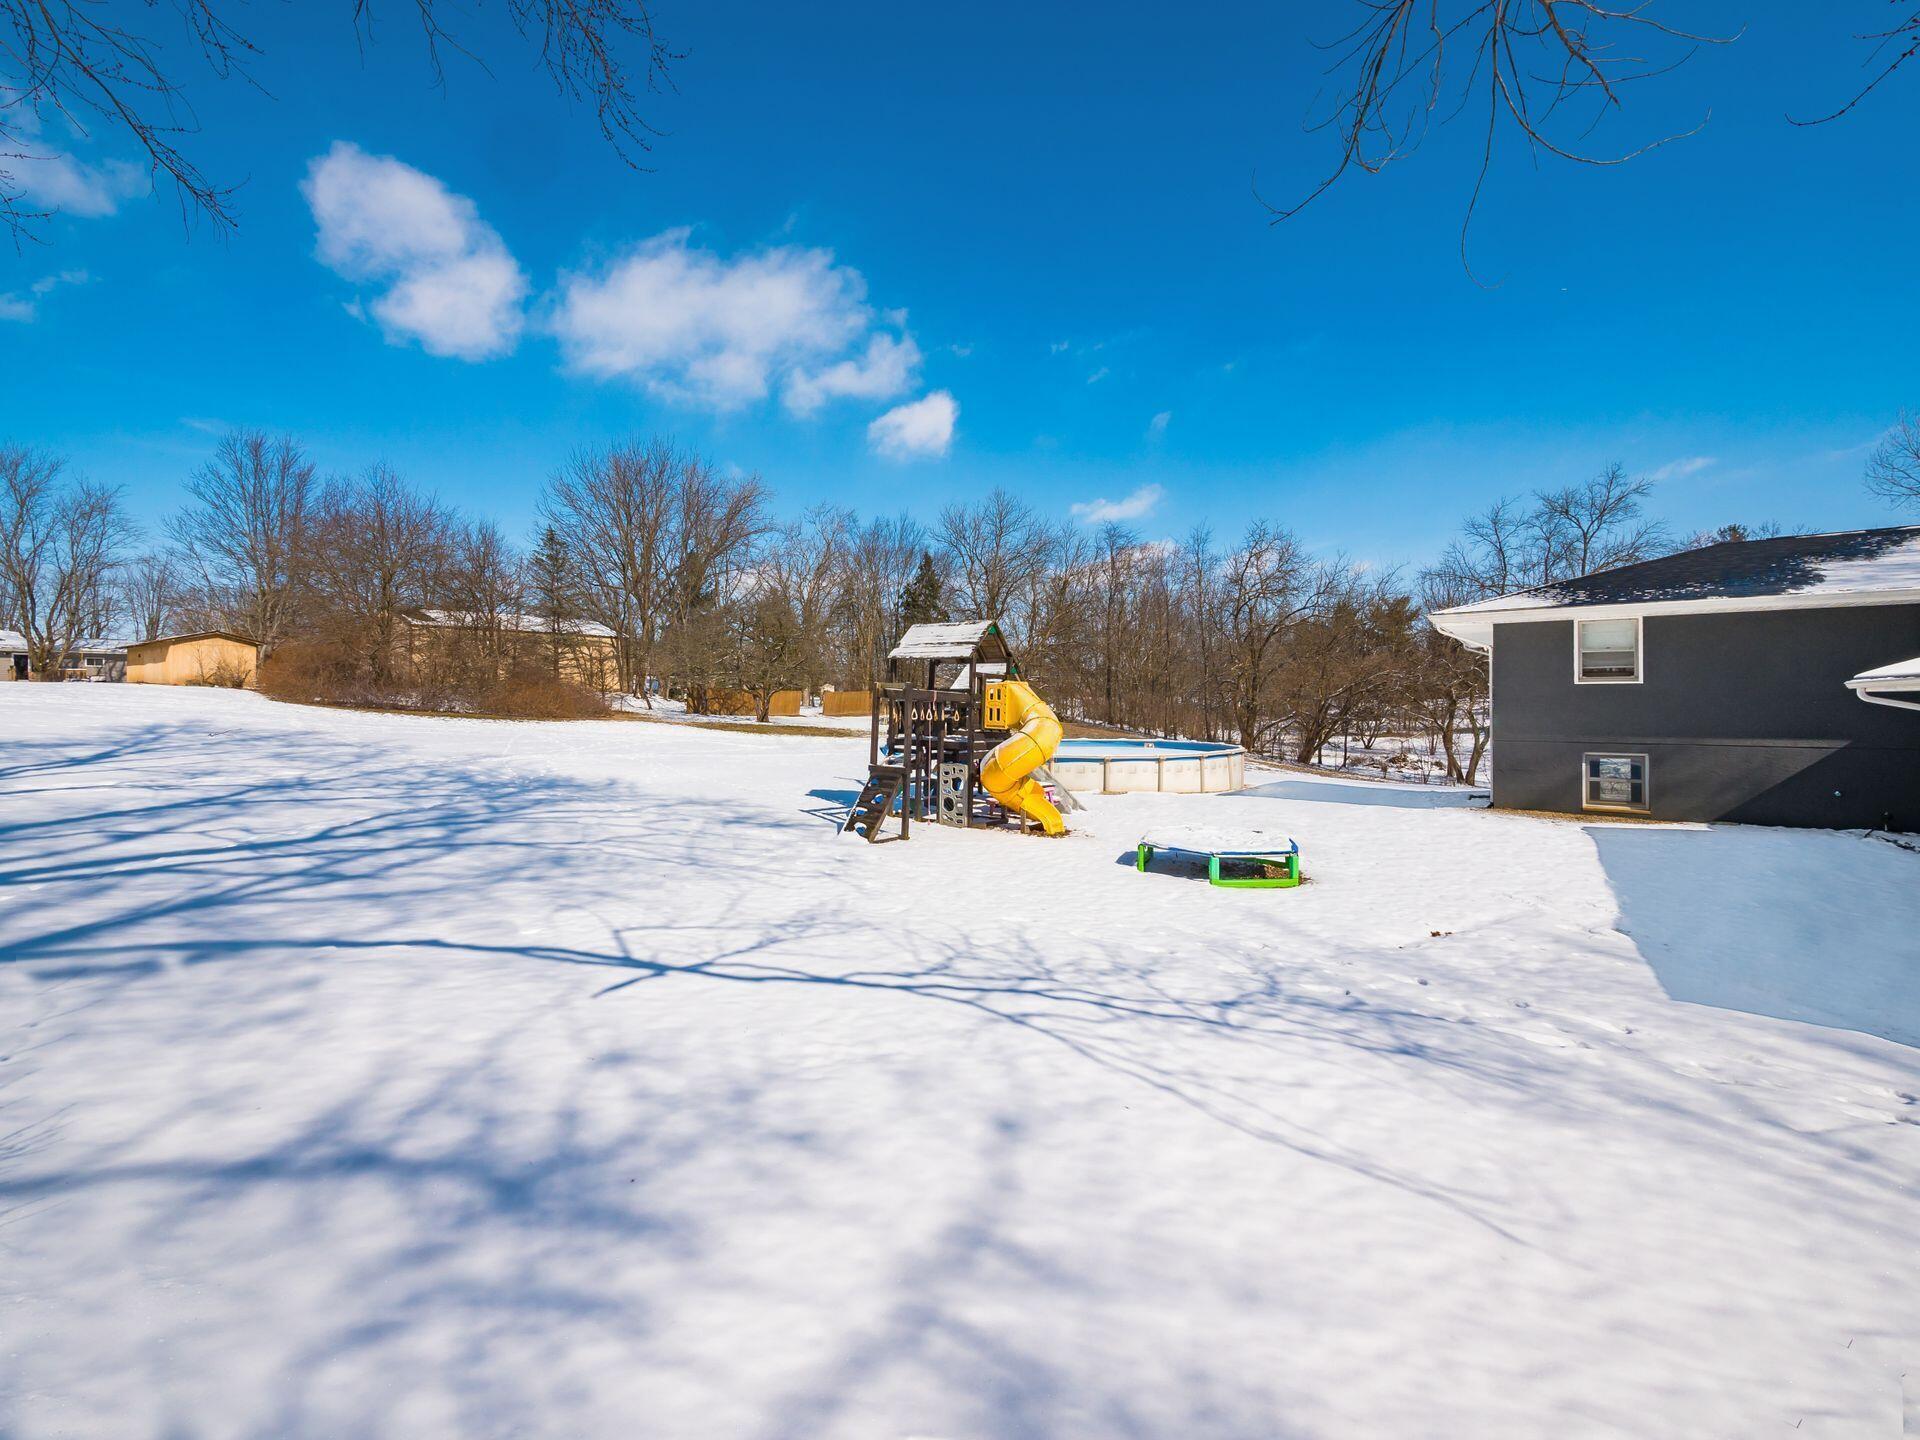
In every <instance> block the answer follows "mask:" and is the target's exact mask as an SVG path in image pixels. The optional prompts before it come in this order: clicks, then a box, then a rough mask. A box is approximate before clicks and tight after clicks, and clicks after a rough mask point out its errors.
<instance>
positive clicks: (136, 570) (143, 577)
mask: <svg viewBox="0 0 1920 1440" xmlns="http://www.w3.org/2000/svg"><path fill="white" fill-rule="evenodd" d="M119 592H120V608H121V612H122V613H123V614H124V615H125V616H126V618H127V623H128V624H129V625H130V626H132V628H133V632H134V634H135V635H137V636H138V637H139V638H140V639H142V640H157V639H159V638H160V637H161V636H162V635H164V634H166V633H167V632H168V631H169V630H170V629H172V627H173V614H174V607H175V605H176V604H177V603H178V599H179V595H180V572H179V570H178V568H177V567H176V566H175V564H174V560H173V557H172V556H171V555H168V554H166V553H165V552H163V551H157V550H149V551H148V552H147V553H146V554H144V555H136V556H135V557H134V558H133V559H132V560H130V561H128V562H127V563H126V564H125V565H124V566H122V567H121V570H120V577H119Z"/></svg>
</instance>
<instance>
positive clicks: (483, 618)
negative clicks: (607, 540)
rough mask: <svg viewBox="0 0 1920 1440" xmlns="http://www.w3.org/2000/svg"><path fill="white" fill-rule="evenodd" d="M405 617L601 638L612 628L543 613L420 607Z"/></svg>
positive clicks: (448, 625)
mask: <svg viewBox="0 0 1920 1440" xmlns="http://www.w3.org/2000/svg"><path fill="white" fill-rule="evenodd" d="M407 619H408V620H409V621H410V622H412V623H413V624H415V625H432V626H435V627H437V628H439V629H443V630H477V629H480V628H482V627H483V626H486V625H498V626H499V627H500V628H501V629H502V630H514V631H519V632H521V633H524V634H529V635H548V634H553V633H556V632H557V633H559V634H561V635H585V636H592V637H595V638H597V639H601V640H611V639H612V638H613V631H612V630H611V629H610V628H608V627H607V626H605V625H602V624H600V623H599V622H598V621H596V620H562V621H560V622H559V623H557V624H555V623H554V622H553V621H551V620H549V619H548V618H547V617H546V616H545V615H515V614H505V613H503V614H500V615H494V616H487V615H481V614H475V613H472V612H469V611H463V610H421V611H417V612H416V613H414V614H412V615H409V616H408V617H407Z"/></svg>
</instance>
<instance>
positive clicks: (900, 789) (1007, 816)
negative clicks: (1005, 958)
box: [842, 620, 1300, 889]
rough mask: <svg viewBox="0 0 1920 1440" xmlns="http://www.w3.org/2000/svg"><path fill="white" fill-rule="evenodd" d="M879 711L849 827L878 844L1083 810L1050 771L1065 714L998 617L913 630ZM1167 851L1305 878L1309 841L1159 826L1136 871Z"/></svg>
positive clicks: (1241, 884)
mask: <svg viewBox="0 0 1920 1440" xmlns="http://www.w3.org/2000/svg"><path fill="white" fill-rule="evenodd" d="M871 716H872V722H873V728H872V732H871V734H870V736H869V739H868V745H867V779H866V783H865V784H864V785H862V786H861V788H860V793H859V795H858V797H857V798H856V799H855V800H854V803H853V805H852V807H851V809H850V810H849V812H848V814H847V819H846V823H845V825H844V826H843V827H842V828H843V830H846V831H851V832H853V833H854V834H857V835H860V836H863V837H864V838H865V839H867V840H868V841H870V842H874V841H878V840H880V839H881V838H882V834H883V832H884V831H885V829H886V825H887V821H888V820H889V819H890V818H892V817H894V816H898V818H899V821H900V828H899V835H898V838H899V839H902V840H906V839H910V838H911V837H912V835H913V825H914V822H915V821H916V820H918V821H921V822H922V823H925V822H927V821H933V822H934V823H936V824H940V825H953V826H962V827H976V826H988V827H999V828H1009V827H1018V829H1019V830H1020V831H1021V832H1022V833H1026V832H1028V831H1030V830H1032V829H1034V828H1035V827H1038V829H1039V830H1040V831H1041V833H1043V834H1046V835H1064V834H1066V833H1067V824H1066V820H1065V818H1064V816H1063V815H1062V814H1061V810H1062V808H1063V807H1064V808H1065V809H1067V810H1069V811H1072V810H1078V809H1080V808H1082V807H1081V806H1080V804H1079V802H1078V801H1076V800H1075V799H1074V798H1073V796H1072V794H1071V793H1070V792H1069V791H1068V790H1067V788H1066V786H1064V785H1062V784H1060V783H1058V782H1057V781H1056V780H1055V779H1054V777H1053V776H1052V774H1051V773H1050V772H1049V771H1048V769H1047V762H1048V761H1050V760H1052V759H1053V757H1054V754H1055V752H1056V751H1057V750H1058V749H1059V746H1060V741H1061V725H1060V719H1059V717H1058V716H1057V715H1055V714H1054V712H1053V708H1052V707H1051V706H1050V705H1048V704H1047V702H1046V701H1044V700H1042V699H1041V698H1040V696H1039V695H1038V694H1036V693H1035V692H1034V689H1033V687H1032V686H1031V685H1029V684H1028V683H1027V682H1026V681H1025V680H1024V679H1022V678H1021V674H1020V664H1019V662H1018V661H1017V660H1016V659H1015V658H1014V655H1013V651H1012V650H1011V649H1010V648H1009V647H1008V645H1007V641H1006V637H1005V636H1004V635H1003V634H1002V633H1001V631H1000V627H999V625H998V624H997V623H996V622H994V621H992V620H971V621H961V622H956V623H951V624H926V625H914V626H910V627H909V628H908V629H907V632H906V633H905V634H904V635H902V636H901V637H900V642H899V644H897V645H895V646H894V647H893V649H892V650H891V651H890V652H889V653H888V655H887V678H886V680H885V682H884V683H882V684H879V685H876V686H875V687H874V689H873V691H872V696H871ZM1161 854H1169V855H1184V856H1187V857H1189V858H1200V859H1204V861H1205V863H1206V870H1207V878H1208V880H1209V881H1210V882H1211V883H1213V884H1215V885H1220V886H1225V887H1228V888H1234V889H1291V888H1292V887H1294V886H1296V885H1298V884H1299V883H1300V849H1299V846H1298V845H1296V844H1294V842H1293V841H1292V840H1291V839H1284V840H1283V838H1282V837H1278V836H1267V835H1264V834H1262V833H1260V832H1258V831H1245V830H1242V831H1237V832H1234V833H1232V834H1225V833H1220V832H1214V831H1211V830H1208V831H1206V832H1205V833H1202V832H1201V831H1200V830H1196V829H1195V828H1194V827H1191V826H1189V827H1182V828H1179V829H1177V830H1176V829H1166V830H1161V831H1156V832H1154V833H1153V834H1152V835H1149V836H1143V837H1142V838H1141V840H1140V841H1139V844H1138V846H1137V849H1136V852H1135V859H1136V863H1137V865H1138V868H1139V869H1140V870H1142V871H1146V870H1147V869H1148V868H1149V866H1150V865H1151V864H1152V862H1153V860H1154V857H1155V856H1157V855H1161Z"/></svg>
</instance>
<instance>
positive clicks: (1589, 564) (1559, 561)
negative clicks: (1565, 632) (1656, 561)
mask: <svg viewBox="0 0 1920 1440" xmlns="http://www.w3.org/2000/svg"><path fill="white" fill-rule="evenodd" d="M1652 492H1653V482H1652V481H1651V480H1646V479H1641V480H1629V479H1628V478H1627V472H1626V467H1625V466H1623V465H1621V464H1620V463H1619V462H1618V461H1615V462H1614V463H1613V464H1611V465H1609V466H1607V468H1606V469H1604V470H1602V471H1601V472H1600V473H1599V474H1598V475H1596V476H1594V477H1593V478H1592V479H1591V480H1588V481H1585V482H1584V483H1582V484H1579V485H1568V486H1566V487H1564V488H1563V489H1559V490H1549V491H1544V492H1541V493H1540V494H1537V495H1536V496H1535V497H1534V498H1535V501H1536V502H1537V507H1538V508H1537V509H1536V510H1535V512H1534V517H1533V527H1534V529H1535V531H1536V532H1537V537H1538V544H1539V547H1540V556H1541V560H1540V564H1539V567H1538V568H1539V570H1540V573H1541V575H1542V578H1543V579H1546V580H1560V579H1567V578H1570V577H1572V576H1577V575H1592V574H1594V573H1595V572H1597V571H1600V570H1612V569H1614V568H1615V567H1617V566H1620V565H1632V564H1635V563H1637V562H1639V561H1641V560H1651V559H1652V558H1653V557H1654V556H1656V555H1659V554H1661V553H1663V551H1664V547H1665V546H1666V543H1667V532H1666V528H1665V527H1664V526H1662V525H1660V524H1659V523H1658V522H1656V521H1652V520H1649V519H1647V518H1646V515H1645V513H1644V512H1645V501H1646V498H1647V496H1648V495H1649V494H1651V493H1652Z"/></svg>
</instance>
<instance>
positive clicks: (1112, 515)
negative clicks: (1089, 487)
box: [1072, 485, 1166, 525]
mask: <svg viewBox="0 0 1920 1440" xmlns="http://www.w3.org/2000/svg"><path fill="white" fill-rule="evenodd" d="M1164 494H1166V491H1164V490H1162V489H1161V488H1160V487H1159V486H1158V485H1142V486H1141V487H1140V488H1139V489H1138V490H1135V491H1134V492H1133V493H1132V494H1131V495H1128V496H1126V497H1125V498H1124V499H1120V500H1109V499H1107V498H1106V497H1105V496H1102V497H1101V498H1100V499H1098V500H1087V501H1083V502H1081V503H1080V504H1078V505H1075V506H1073V507H1072V510H1073V517H1074V519H1076V520H1079V521H1081V522H1082V523H1083V524H1087V525H1104V524H1106V523H1107V522H1108V521H1109V520H1138V519H1139V518H1140V517H1141V516H1143V515H1147V514H1151V513H1152V511H1153V508H1154V506H1156V505H1158V504H1159V503H1160V497H1161V496H1162V495H1164Z"/></svg>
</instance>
